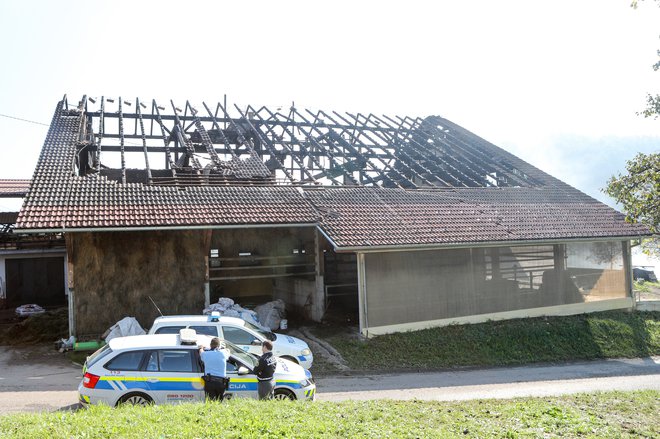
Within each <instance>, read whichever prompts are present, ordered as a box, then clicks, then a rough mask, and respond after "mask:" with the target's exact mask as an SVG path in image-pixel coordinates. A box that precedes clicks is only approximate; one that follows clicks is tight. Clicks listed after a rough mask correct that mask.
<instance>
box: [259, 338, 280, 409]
mask: <svg viewBox="0 0 660 439" xmlns="http://www.w3.org/2000/svg"><path fill="white" fill-rule="evenodd" d="M261 351H262V352H263V355H261V357H259V364H257V367H255V368H254V373H255V374H256V375H257V379H258V380H259V386H258V392H259V399H268V398H272V397H273V389H274V388H275V381H274V380H273V375H274V374H275V367H276V366H277V358H275V357H274V356H273V343H271V342H270V341H268V340H266V341H264V342H263V343H262V344H261Z"/></svg>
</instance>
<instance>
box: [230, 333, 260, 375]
mask: <svg viewBox="0 0 660 439" xmlns="http://www.w3.org/2000/svg"><path fill="white" fill-rule="evenodd" d="M225 345H227V349H229V352H230V353H231V355H232V357H234V358H236V359H238V360H239V361H240V362H241V363H243V364H245V365H246V366H247V367H249V368H250V369H254V367H255V366H256V365H257V362H258V360H257V357H256V356H255V355H254V354H250V353H249V352H245V351H244V350H243V349H241V348H239V347H238V346H236V345H235V344H234V343H231V342H228V341H227V340H225Z"/></svg>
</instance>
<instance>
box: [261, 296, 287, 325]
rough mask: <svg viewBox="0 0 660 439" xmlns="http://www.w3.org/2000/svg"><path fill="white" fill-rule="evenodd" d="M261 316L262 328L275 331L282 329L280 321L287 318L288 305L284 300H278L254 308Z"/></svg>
mask: <svg viewBox="0 0 660 439" xmlns="http://www.w3.org/2000/svg"><path fill="white" fill-rule="evenodd" d="M254 310H255V311H256V312H257V315H258V316H259V321H260V322H261V324H262V326H264V327H267V328H268V329H270V330H271V331H272V330H275V329H278V328H279V327H280V321H281V320H282V319H283V318H285V317H286V305H285V303H284V301H283V300H281V299H277V300H274V301H272V302H267V303H264V304H263V305H259V306H257V307H255V308H254Z"/></svg>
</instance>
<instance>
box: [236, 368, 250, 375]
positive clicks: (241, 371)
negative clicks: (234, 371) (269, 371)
mask: <svg viewBox="0 0 660 439" xmlns="http://www.w3.org/2000/svg"><path fill="white" fill-rule="evenodd" d="M249 373H250V371H249V370H248V368H247V367H245V366H240V367H239V368H238V374H239V375H247V374H249Z"/></svg>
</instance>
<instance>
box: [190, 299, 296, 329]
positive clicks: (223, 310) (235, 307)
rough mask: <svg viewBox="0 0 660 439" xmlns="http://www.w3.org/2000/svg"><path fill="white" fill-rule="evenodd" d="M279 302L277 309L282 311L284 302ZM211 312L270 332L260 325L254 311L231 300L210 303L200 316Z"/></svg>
mask: <svg viewBox="0 0 660 439" xmlns="http://www.w3.org/2000/svg"><path fill="white" fill-rule="evenodd" d="M280 302H281V304H278V305H277V306H278V307H280V306H281V308H282V310H283V309H284V302H282V301H280ZM271 303H272V302H271ZM213 311H217V312H219V313H220V315H221V316H227V317H238V318H240V319H243V320H245V321H246V322H249V323H252V324H253V325H255V326H257V327H259V328H261V329H264V330H268V331H270V328H269V327H267V326H266V325H263V324H262V323H261V320H260V319H259V315H258V314H257V313H256V312H255V311H252V310H249V309H246V308H243V307H242V306H241V305H239V304H237V303H235V302H234V301H233V300H232V299H230V298H228V297H221V298H219V299H218V302H217V303H212V304H211V305H209V306H208V307H206V308H204V311H202V314H207V315H208V314H211V313H212V312H213Z"/></svg>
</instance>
